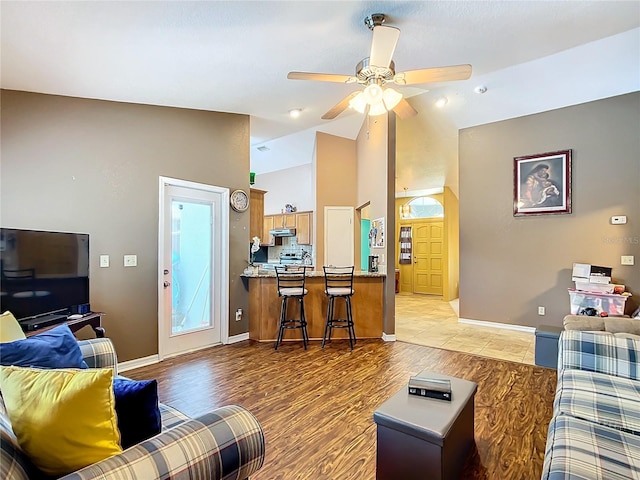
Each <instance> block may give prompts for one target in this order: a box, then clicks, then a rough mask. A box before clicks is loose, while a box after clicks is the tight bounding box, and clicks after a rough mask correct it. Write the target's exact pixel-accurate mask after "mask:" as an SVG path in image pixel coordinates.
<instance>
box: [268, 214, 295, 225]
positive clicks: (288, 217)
mask: <svg viewBox="0 0 640 480" xmlns="http://www.w3.org/2000/svg"><path fill="white" fill-rule="evenodd" d="M269 216H270V217H273V228H296V214H295V213H279V214H277V215H269Z"/></svg>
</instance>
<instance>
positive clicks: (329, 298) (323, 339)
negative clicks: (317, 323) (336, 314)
mask: <svg viewBox="0 0 640 480" xmlns="http://www.w3.org/2000/svg"><path fill="white" fill-rule="evenodd" d="M332 306H333V297H328V302H327V321H326V322H325V324H324V335H323V336H322V348H324V344H325V341H326V340H327V331H329V325H330V324H331V315H332V308H331V307H332ZM329 339H331V334H329Z"/></svg>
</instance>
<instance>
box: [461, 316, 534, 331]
mask: <svg viewBox="0 0 640 480" xmlns="http://www.w3.org/2000/svg"><path fill="white" fill-rule="evenodd" d="M458 323H466V324H468V325H477V326H479V327H490V328H501V329H503V330H517V331H518V332H526V333H535V332H536V329H535V327H527V326H525V325H512V324H510V323H498V322H486V321H484V320H472V319H470V318H458Z"/></svg>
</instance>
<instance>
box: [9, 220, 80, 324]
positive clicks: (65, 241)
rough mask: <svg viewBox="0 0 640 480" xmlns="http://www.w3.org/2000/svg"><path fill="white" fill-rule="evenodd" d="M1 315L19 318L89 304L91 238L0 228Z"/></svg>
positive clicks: (65, 310)
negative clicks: (7, 313)
mask: <svg viewBox="0 0 640 480" xmlns="http://www.w3.org/2000/svg"><path fill="white" fill-rule="evenodd" d="M0 275H1V276H0V302H1V303H0V312H5V311H7V310H9V311H10V312H11V313H13V315H14V316H15V317H16V318H17V319H18V320H22V319H28V318H34V317H38V316H41V315H46V314H49V313H69V312H70V311H71V310H72V309H73V307H75V306H78V305H82V304H85V303H89V235H88V234H86V233H63V232H44V231H37V230H20V229H15V228H1V229H0Z"/></svg>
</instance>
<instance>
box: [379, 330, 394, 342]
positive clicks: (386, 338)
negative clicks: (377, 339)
mask: <svg viewBox="0 0 640 480" xmlns="http://www.w3.org/2000/svg"><path fill="white" fill-rule="evenodd" d="M382 340H384V341H385V342H395V341H396V334H395V333H391V334H389V333H384V332H382Z"/></svg>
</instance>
